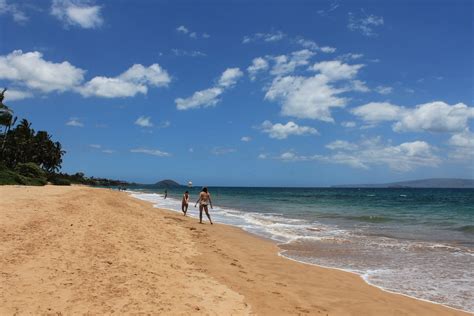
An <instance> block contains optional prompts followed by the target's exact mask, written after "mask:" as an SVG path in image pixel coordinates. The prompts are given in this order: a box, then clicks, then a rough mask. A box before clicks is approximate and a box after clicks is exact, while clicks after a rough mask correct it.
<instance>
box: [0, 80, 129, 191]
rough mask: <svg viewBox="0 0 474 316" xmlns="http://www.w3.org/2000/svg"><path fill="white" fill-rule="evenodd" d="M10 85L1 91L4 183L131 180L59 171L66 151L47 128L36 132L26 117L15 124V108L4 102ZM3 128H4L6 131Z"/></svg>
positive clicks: (0, 140) (1, 175)
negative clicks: (53, 138) (10, 107)
mask: <svg viewBox="0 0 474 316" xmlns="http://www.w3.org/2000/svg"><path fill="white" fill-rule="evenodd" d="M5 91H6V89H4V90H3V92H2V93H0V185H3V184H20V185H45V184H47V183H48V182H50V183H51V184H54V185H71V184H84V185H93V186H126V185H128V183H127V182H124V181H119V180H110V179H103V178H94V177H90V178H88V177H86V176H85V175H84V174H83V173H81V172H78V173H75V174H73V175H69V174H67V173H59V170H60V169H61V164H62V162H63V159H62V157H63V155H64V154H65V153H66V152H65V151H64V150H63V149H62V146H61V143H59V142H54V141H53V140H52V137H51V135H49V134H48V132H46V131H38V132H35V130H34V129H32V128H31V123H30V122H28V121H27V120H26V119H23V120H21V122H20V123H19V124H18V125H16V127H15V126H14V125H15V122H16V118H13V111H12V110H11V109H9V108H8V107H7V106H6V105H4V104H3V103H2V101H3V99H4V93H5ZM2 128H3V131H2Z"/></svg>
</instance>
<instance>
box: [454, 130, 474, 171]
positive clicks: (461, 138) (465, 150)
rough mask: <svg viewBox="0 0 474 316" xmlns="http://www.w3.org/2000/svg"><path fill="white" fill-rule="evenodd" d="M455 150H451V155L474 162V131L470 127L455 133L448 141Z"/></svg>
mask: <svg viewBox="0 0 474 316" xmlns="http://www.w3.org/2000/svg"><path fill="white" fill-rule="evenodd" d="M448 143H449V145H451V146H452V148H453V150H452V151H450V152H449V154H448V155H449V157H450V158H453V159H457V160H463V161H465V162H467V163H470V164H472V163H473V162H474V133H472V132H471V131H469V130H468V129H466V130H464V131H462V132H460V133H457V134H454V135H452V136H451V138H450V139H449V141H448Z"/></svg>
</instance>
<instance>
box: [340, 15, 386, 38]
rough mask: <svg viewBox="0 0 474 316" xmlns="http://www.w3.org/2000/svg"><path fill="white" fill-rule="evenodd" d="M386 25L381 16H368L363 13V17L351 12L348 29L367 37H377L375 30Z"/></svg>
mask: <svg viewBox="0 0 474 316" xmlns="http://www.w3.org/2000/svg"><path fill="white" fill-rule="evenodd" d="M383 24H384V19H383V17H381V16H376V15H373V14H366V13H365V12H364V11H362V15H358V14H355V13H352V12H349V23H348V24H347V27H348V28H349V30H351V31H357V32H360V33H361V34H362V35H364V36H367V37H374V36H377V33H375V30H374V28H375V27H378V26H381V25H383Z"/></svg>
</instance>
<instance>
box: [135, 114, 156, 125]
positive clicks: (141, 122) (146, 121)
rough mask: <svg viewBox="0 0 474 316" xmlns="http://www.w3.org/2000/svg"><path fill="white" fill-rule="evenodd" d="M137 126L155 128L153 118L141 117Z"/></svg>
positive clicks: (137, 121) (136, 123)
mask: <svg viewBox="0 0 474 316" xmlns="http://www.w3.org/2000/svg"><path fill="white" fill-rule="evenodd" d="M135 125H138V126H141V127H153V123H152V122H151V117H149V116H140V117H139V118H137V119H136V121H135Z"/></svg>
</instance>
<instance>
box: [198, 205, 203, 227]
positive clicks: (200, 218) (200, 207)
mask: <svg viewBox="0 0 474 316" xmlns="http://www.w3.org/2000/svg"><path fill="white" fill-rule="evenodd" d="M202 208H203V206H202V205H199V224H202Z"/></svg>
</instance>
